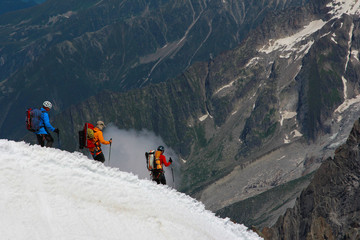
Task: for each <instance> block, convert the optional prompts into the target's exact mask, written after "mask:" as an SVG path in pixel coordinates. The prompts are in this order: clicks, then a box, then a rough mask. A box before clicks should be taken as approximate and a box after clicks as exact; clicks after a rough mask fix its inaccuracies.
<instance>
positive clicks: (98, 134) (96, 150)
mask: <svg viewBox="0 0 360 240" xmlns="http://www.w3.org/2000/svg"><path fill="white" fill-rule="evenodd" d="M105 127H106V126H105V124H104V122H103V121H98V122H97V123H96V127H95V128H94V139H93V142H94V144H95V147H93V148H89V151H90V152H91V155H92V156H93V158H94V160H96V161H99V162H102V163H104V162H105V156H104V154H103V152H102V150H101V144H105V145H108V144H111V143H112V140H111V139H110V140H109V141H105V140H104V137H103V133H102V130H103V129H104V128H105Z"/></svg>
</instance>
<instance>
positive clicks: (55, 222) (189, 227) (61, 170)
mask: <svg viewBox="0 0 360 240" xmlns="http://www.w3.org/2000/svg"><path fill="white" fill-rule="evenodd" d="M0 151H1V153H2V156H1V158H0V192H1V195H0V212H1V214H0V233H1V239H6V240H18V239H19V240H29V239H41V240H42V239H44V240H52V239H54V240H55V239H56V240H62V239H64V240H65V239H66V240H68V239H74V240H92V239H94V240H107V239H114V240H117V239H127V240H128V239H139V240H147V239H151V240H153V239H157V240H162V239H167V240H169V239H170V240H171V239H181V240H183V239H196V240H201V239H221V240H224V239H229V240H234V239H240V240H255V239H260V238H259V237H258V236H257V235H256V234H255V233H253V232H252V231H248V230H247V228H246V227H245V226H244V225H241V224H235V223H233V222H231V221H229V220H228V219H221V218H218V217H216V216H215V215H214V213H212V212H210V211H207V210H205V208H204V205H203V204H202V203H200V202H198V201H196V200H195V199H193V198H191V197H189V196H187V195H185V194H183V193H180V192H177V191H176V190H175V189H173V188H171V187H168V186H163V185H157V184H155V183H154V182H151V181H149V180H145V179H139V178H138V177H137V176H136V175H134V174H131V173H128V172H124V171H120V170H119V169H118V168H111V167H108V166H105V165H104V164H102V163H99V162H95V161H93V160H91V159H89V158H88V157H87V156H84V155H83V154H81V153H79V152H74V153H69V152H66V151H62V150H59V149H54V148H42V147H40V146H38V145H29V144H27V143H24V142H14V141H9V140H4V139H0Z"/></svg>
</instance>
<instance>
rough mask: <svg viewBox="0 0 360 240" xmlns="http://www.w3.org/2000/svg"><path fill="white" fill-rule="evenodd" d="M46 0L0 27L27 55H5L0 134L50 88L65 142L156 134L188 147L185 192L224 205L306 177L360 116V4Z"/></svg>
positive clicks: (182, 149) (336, 0)
mask: <svg viewBox="0 0 360 240" xmlns="http://www.w3.org/2000/svg"><path fill="white" fill-rule="evenodd" d="M49 2H51V0H49ZM47 3H48V2H46V3H45V4H42V5H41V8H44V9H47V10H48V11H49V15H48V16H44V15H41V14H39V13H40V12H38V13H36V12H33V13H32V14H33V16H34V17H33V18H31V19H30V18H27V17H22V18H20V17H19V16H16V15H12V18H11V19H8V20H7V22H8V24H4V25H1V28H0V31H2V33H1V34H0V36H10V37H13V38H16V39H17V41H15V42H16V43H17V44H10V43H9V44H4V48H1V49H3V50H1V51H2V53H3V52H4V51H5V49H13V50H14V49H18V51H8V50H6V52H7V54H10V52H12V53H13V54H14V55H13V56H12V57H11V59H18V60H19V61H15V60H14V61H8V59H6V61H5V57H3V61H2V62H3V65H7V67H3V65H2V67H3V68H2V70H1V71H4V73H5V75H6V76H8V77H6V79H4V80H3V81H2V82H1V84H0V86H1V91H2V95H1V96H0V106H1V109H5V110H4V114H3V116H1V117H0V123H1V128H0V129H1V131H0V134H1V137H2V136H9V135H11V136H17V135H21V133H22V131H21V129H20V128H19V126H18V125H19V124H18V123H17V121H19V120H14V119H23V117H21V116H22V113H21V112H19V113H16V112H15V113H14V111H13V109H24V108H25V106H26V105H29V104H35V102H38V104H39V103H41V102H42V101H43V100H44V98H47V99H49V100H51V101H53V103H54V105H55V106H54V110H55V112H53V113H52V114H54V113H59V112H60V111H61V113H60V114H58V115H57V116H56V120H55V123H54V125H55V126H57V127H59V128H60V129H63V130H64V131H62V135H61V138H62V143H63V145H64V147H65V148H66V149H69V150H76V146H77V138H76V137H77V131H78V130H80V129H81V127H82V125H83V123H84V122H88V121H96V120H98V119H102V120H104V121H105V122H112V123H114V124H115V125H116V126H118V127H120V128H124V129H138V130H140V129H148V130H151V131H153V132H155V133H156V134H158V135H159V136H161V137H162V138H163V139H164V141H165V142H166V144H167V145H169V146H171V147H172V148H173V149H174V150H176V151H177V153H178V154H179V156H180V159H179V160H180V162H181V163H182V173H183V174H182V175H183V177H182V186H181V187H180V188H181V190H182V191H183V192H186V193H188V194H191V195H192V196H194V197H196V198H197V199H199V200H201V201H202V202H203V203H204V204H205V205H206V207H207V208H208V209H210V210H212V211H219V210H221V209H224V208H226V207H228V206H232V205H233V204H236V203H238V202H240V201H243V200H245V199H248V198H250V197H255V196H260V195H259V194H261V193H265V192H266V191H268V190H270V189H273V188H274V187H277V186H280V185H282V184H284V183H289V182H290V181H293V180H295V179H298V178H300V177H304V176H310V175H308V174H311V173H312V172H313V171H315V170H316V169H317V168H318V167H319V166H320V164H321V163H322V162H323V161H324V160H325V159H328V157H329V156H333V154H334V150H335V149H336V148H337V147H338V146H340V145H341V144H342V143H344V142H345V140H346V138H347V136H348V133H349V131H350V130H351V127H352V124H353V123H354V121H355V120H356V119H358V114H357V112H358V110H359V108H360V100H359V90H360V89H359V80H358V75H359V71H360V62H359V54H358V53H359V42H360V41H359V6H360V2H359V1H356V0H351V1H345V2H344V1H340V0H333V1H330V0H328V1H326V0H323V1H318V0H316V1H315V0H314V1H266V3H265V1H262V2H261V1H174V2H169V1H162V2H161V1H160V2H159V1H157V2H155V1H154V2H152V1H148V2H146V3H147V4H145V3H144V1H139V2H136V1H134V2H132V5H127V4H128V2H127V1H122V2H111V1H110V0H109V1H99V2H97V1H93V2H88V4H87V5H83V4H82V3H80V2H78V1H77V2H73V3H72V4H68V5H66V4H65V3H69V2H64V1H63V2H54V1H53V2H52V4H53V6H56V8H55V7H54V8H50V7H49V5H47ZM109 3H111V4H112V5H111V4H110V5H107V4H109ZM175 3H176V4H175ZM190 3H191V4H190ZM195 3H197V4H195ZM136 4H138V5H136ZM69 6H71V7H69ZM110 6H111V7H110ZM112 6H113V7H114V8H112ZM135 6H136V7H135ZM39 7H40V6H39ZM46 7H48V8H46ZM98 7H100V8H99V9H98ZM180 7H182V8H180ZM39 9H40V8H39ZM54 9H60V10H61V11H60V10H57V12H55V11H54ZM179 9H181V11H180V12H181V13H182V15H181V16H180V15H178V14H179ZM256 9H257V10H261V11H256ZM125 10H126V11H125ZM244 10H245V11H244ZM262 10H264V11H262ZM39 11H40V10H39ZM155 12H156V13H157V14H154V13H155ZM35 13H36V14H35ZM60 13H62V14H60ZM64 13H66V14H64ZM159 13H161V14H159ZM170 13H171V14H170ZM49 16H57V17H54V18H50V17H49ZM104 16H106V17H104ZM165 16H167V17H165ZM170 16H171V17H170ZM248 17H249V18H248ZM159 18H161V19H160V20H159ZM84 19H86V21H85V20H84ZM114 19H115V20H116V21H115V20H114ZM35 20H36V21H37V23H36V24H35V22H34V21H35ZM100 20H101V21H100ZM165 20H167V21H165ZM114 21H115V23H114ZM0 22H2V21H0ZM31 22H33V23H31ZM85 22H86V24H85ZM109 22H113V23H112V24H108V23H109ZM16 23H18V24H16ZM19 23H21V24H19ZM40 23H42V24H40ZM80 23H83V24H80ZM155 23H156V24H155ZM200 23H202V24H200ZM24 24H25V25H24ZM32 24H33V25H32ZM22 26H23V27H22ZM25 26H26V27H25ZM29 26H31V27H29ZM35 26H36V27H35ZM49 26H51V29H52V30H51V31H52V32H51V34H49V32H48V31H49V29H50V27H49ZM16 28H18V29H17V30H19V29H24V31H25V30H26V32H23V34H20V33H21V32H22V31H21V30H19V31H16V32H12V31H11V29H12V30H14V29H16ZM156 29H160V30H159V31H157V30H156ZM174 29H176V31H174ZM5 32H8V33H12V34H8V35H5V34H3V33H5ZM18 32H19V34H17V33H18ZM84 32H85V33H84ZM25 33H26V34H25ZM30 33H31V34H30ZM155 33H158V34H155ZM165 33H166V34H165ZM24 36H27V37H24ZM39 36H43V37H39ZM45 36H46V37H45ZM139 36H142V37H141V38H139ZM31 37H33V38H35V39H37V40H33V39H31ZM8 38H9V37H8ZM5 40H6V41H5ZM191 40H193V41H194V42H192V41H191ZM1 42H6V43H8V42H11V41H10V40H9V39H5V38H3V39H2V40H1ZM36 43H41V44H36ZM191 43H194V45H192V44H191ZM32 44H34V45H32ZM5 45H6V47H5ZM225 46H226V47H225ZM226 48H228V49H230V48H232V50H229V51H224V50H226ZM25 49H26V50H25ZM30 49H31V51H30ZM22 50H24V52H23V53H27V54H23V55H22ZM189 53H190V54H189ZM210 53H212V54H211V55H210ZM16 54H19V55H16ZM15 55H16V56H15ZM2 56H3V55H2ZM4 56H5V55H4ZM6 56H10V55H6ZM9 59H10V58H9ZM31 59H33V61H32V60H31ZM204 59H205V60H204ZM19 62H20V63H19ZM18 64H20V65H18ZM5 69H6V70H5ZM9 69H12V70H9ZM179 73H181V74H179ZM155 76H156V77H155ZM13 129H17V130H13ZM31 137H32V138H33V136H31ZM306 181H307V182H306ZM306 181H305V182H303V185H301V187H299V188H298V189H297V190H296V191H294V192H292V193H290V192H289V193H288V194H284V199H286V201H287V202H289V203H292V204H294V202H295V199H296V197H297V196H299V194H300V191H301V189H302V188H303V187H304V186H305V185H306V184H307V183H308V182H309V178H307V180H306ZM299 186H300V185H299ZM263 201H266V199H265V200H263ZM267 206H271V204H269V205H267ZM278 207H279V211H278V212H277V213H276V214H277V215H281V214H282V213H284V212H285V210H286V208H287V207H291V204H289V205H286V204H283V205H282V206H278ZM270 210H271V209H270V207H269V208H268V209H265V210H263V211H264V212H263V213H262V214H265V215H266V214H268V213H269V211H270ZM251 214H254V213H251ZM257 214H260V213H257ZM275 218H276V217H275V215H273V216H272V217H271V220H269V221H268V222H266V223H262V224H264V225H265V226H266V225H267V224H269V225H267V226H270V224H272V223H274V219H275Z"/></svg>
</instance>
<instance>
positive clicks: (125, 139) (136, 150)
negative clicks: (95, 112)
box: [102, 124, 181, 187]
mask: <svg viewBox="0 0 360 240" xmlns="http://www.w3.org/2000/svg"><path fill="white" fill-rule="evenodd" d="M103 133H104V139H105V140H109V139H110V138H112V139H113V143H112V144H111V156H110V163H109V151H110V146H109V145H102V149H103V152H104V156H105V159H106V160H105V165H106V166H111V167H117V168H119V169H120V170H121V171H125V172H130V173H134V174H135V175H137V176H138V177H139V178H141V179H150V174H149V171H148V170H147V168H146V159H145V152H148V151H150V150H156V149H157V147H158V146H160V145H162V146H164V147H165V152H164V155H165V156H166V160H167V161H169V159H170V157H171V158H172V160H173V164H171V165H170V166H169V167H165V166H164V170H165V176H166V182H167V185H169V186H172V187H176V183H180V180H181V179H180V164H179V160H178V157H177V155H176V154H175V152H174V151H173V150H172V149H171V148H169V147H168V146H167V145H166V144H165V143H164V141H163V140H162V139H161V137H159V136H156V135H155V133H153V132H150V131H147V130H142V131H136V130H122V129H118V128H117V127H116V126H114V125H111V124H109V126H108V127H106V128H105V129H104V132H103ZM171 168H173V173H174V182H173V177H172V172H171Z"/></svg>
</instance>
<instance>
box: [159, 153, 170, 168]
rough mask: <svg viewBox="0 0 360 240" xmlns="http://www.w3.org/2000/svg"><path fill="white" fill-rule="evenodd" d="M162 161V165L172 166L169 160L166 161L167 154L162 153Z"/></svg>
mask: <svg viewBox="0 0 360 240" xmlns="http://www.w3.org/2000/svg"><path fill="white" fill-rule="evenodd" d="M160 162H161V165H162V164H164V165H165V167H168V166H170V164H171V163H170V162H167V161H166V157H165V155H162V154H161V155H160Z"/></svg>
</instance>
